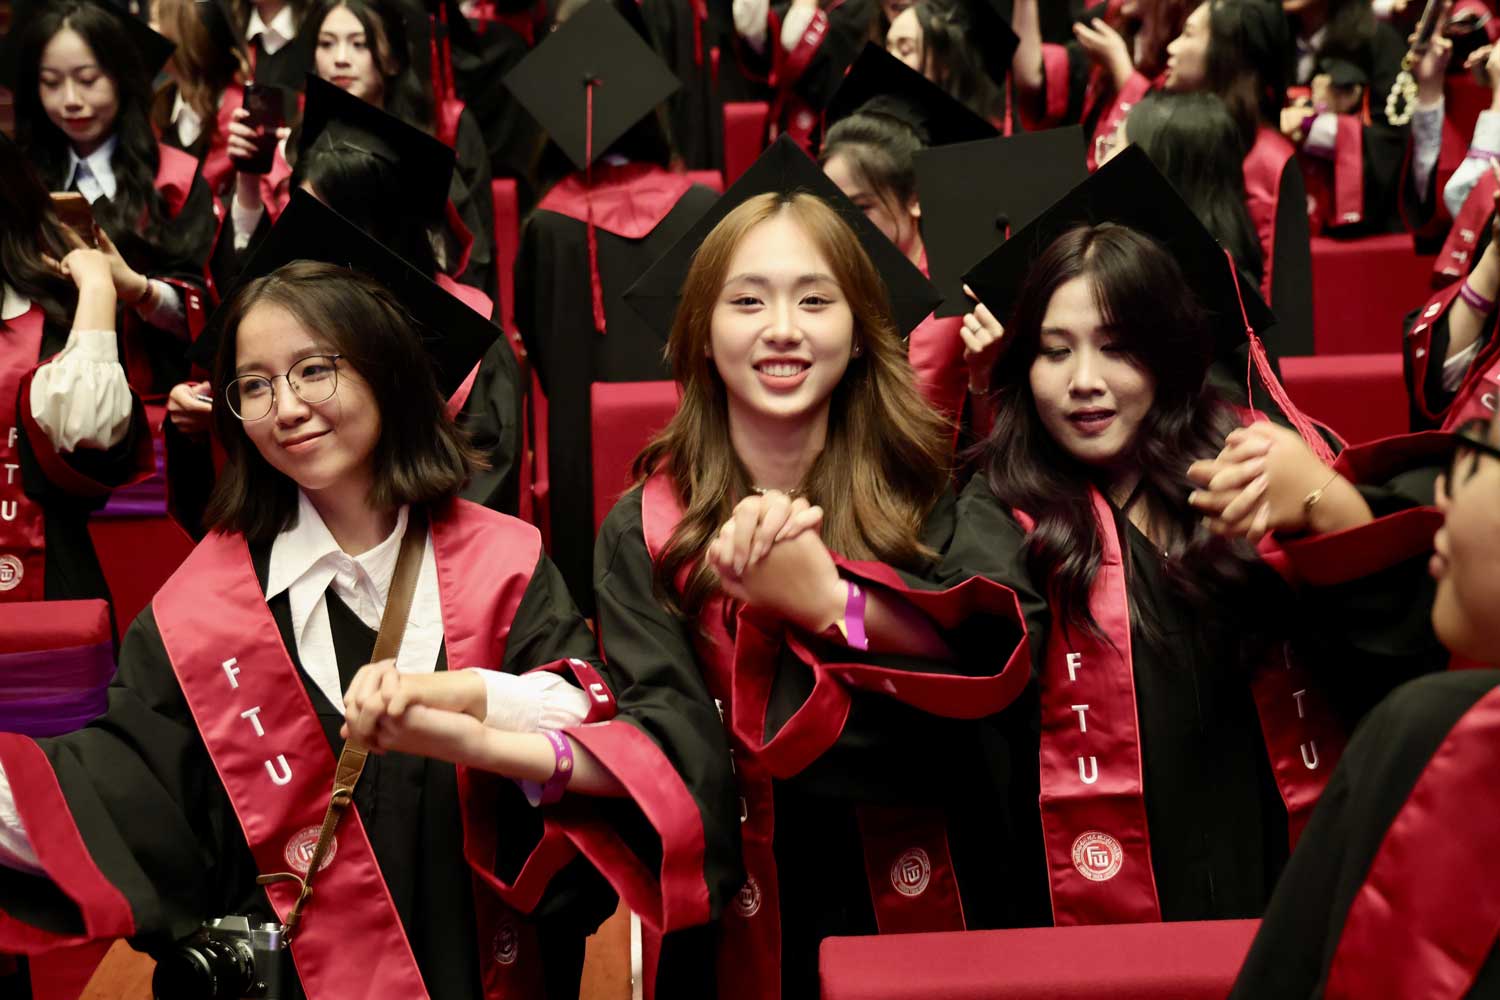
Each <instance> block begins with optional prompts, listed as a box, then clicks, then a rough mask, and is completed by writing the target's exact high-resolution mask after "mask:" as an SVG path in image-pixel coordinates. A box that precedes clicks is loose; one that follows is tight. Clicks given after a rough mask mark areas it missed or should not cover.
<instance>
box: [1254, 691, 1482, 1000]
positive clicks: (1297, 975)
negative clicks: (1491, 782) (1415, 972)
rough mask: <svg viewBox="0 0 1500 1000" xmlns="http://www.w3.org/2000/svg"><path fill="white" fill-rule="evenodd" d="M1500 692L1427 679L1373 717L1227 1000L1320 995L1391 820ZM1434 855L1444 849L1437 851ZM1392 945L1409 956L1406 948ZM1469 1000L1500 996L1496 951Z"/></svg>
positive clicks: (1331, 785) (1300, 848)
mask: <svg viewBox="0 0 1500 1000" xmlns="http://www.w3.org/2000/svg"><path fill="white" fill-rule="evenodd" d="M1496 684H1500V672H1497V671H1494V670H1460V671H1453V672H1449V673H1444V674H1439V675H1437V676H1434V677H1425V678H1422V679H1420V680H1416V681H1413V682H1411V683H1410V684H1407V685H1404V686H1403V687H1401V688H1400V689H1399V690H1397V691H1396V692H1395V693H1393V694H1392V695H1391V696H1390V697H1389V698H1387V699H1386V700H1385V701H1384V702H1382V703H1381V704H1380V706H1379V707H1377V708H1376V709H1375V710H1374V711H1373V712H1371V713H1370V715H1369V717H1368V718H1366V719H1365V721H1364V723H1363V724H1362V725H1361V726H1360V728H1359V731H1358V732H1357V733H1356V734H1355V736H1354V739H1353V741H1352V742H1351V743H1350V744H1349V748H1348V749H1347V750H1346V751H1345V752H1344V758H1343V760H1342V761H1340V762H1339V766H1338V769H1337V770H1335V771H1334V772H1333V777H1332V778H1331V779H1329V782H1328V788H1327V789H1326V790H1325V791H1324V792H1323V797H1322V799H1321V800H1319V802H1318V808H1317V810H1316V811H1315V812H1314V813H1313V815H1312V819H1311V821H1310V822H1309V823H1308V825H1307V829H1306V830H1305V831H1304V832H1303V834H1302V840H1301V841H1300V842H1299V843H1298V845H1297V851H1296V853H1295V854H1293V855H1292V859H1291V861H1290V862H1289V863H1288V864H1287V867H1286V872H1285V874H1284V875H1283V876H1282V879H1281V883H1280V884H1279V885H1278V886H1277V889H1276V894H1275V895H1274V896H1273V897H1272V899H1271V903H1270V905H1269V906H1268V907H1267V908H1266V915H1265V919H1264V920H1263V922H1262V923H1261V928H1260V933H1259V934H1257V935H1256V938H1255V942H1254V944H1252V945H1251V946H1250V954H1249V956H1248V957H1247V958H1246V959H1245V965H1244V968H1243V969H1241V971H1240V977H1239V980H1238V982H1236V983H1235V987H1234V991H1233V992H1232V993H1231V994H1230V997H1231V1000H1251V998H1260V997H1278V998H1283V1000H1295V998H1299V997H1306V998H1309V1000H1311V998H1314V997H1321V996H1322V995H1323V986H1324V985H1325V978H1326V976H1327V974H1328V967H1329V963H1330V961H1331V960H1332V958H1333V955H1334V952H1335V950H1336V949H1337V947H1338V943H1339V938H1340V935H1341V932H1342V931H1343V928H1344V921H1345V918H1346V917H1347V916H1348V913H1349V908H1350V904H1351V903H1352V902H1353V900H1354V897H1355V894H1356V893H1358V892H1359V890H1360V887H1361V886H1362V885H1363V884H1364V882H1365V878H1366V876H1367V874H1368V873H1369V870H1370V865H1371V862H1372V861H1373V860H1374V858H1375V856H1376V853H1377V851H1378V850H1379V848H1380V844H1381V841H1382V840H1383V839H1384V837H1385V835H1386V832H1387V831H1388V830H1389V828H1390V826H1391V823H1392V821H1393V820H1394V819H1395V818H1396V815H1397V813H1399V812H1400V811H1401V807H1402V806H1404V805H1405V804H1406V800H1407V797H1408V796H1409V795H1410V794H1411V791H1412V788H1413V787H1414V786H1415V785H1416V783H1417V779H1418V778H1419V777H1420V776H1421V774H1422V772H1423V770H1424V769H1425V768H1426V767H1427V765H1428V764H1429V763H1430V762H1431V760H1432V756H1433V754H1434V753H1435V752H1436V751H1437V749H1438V747H1439V745H1440V744H1441V743H1442V742H1443V740H1444V739H1445V738H1447V736H1448V731H1449V730H1450V729H1452V728H1453V726H1454V724H1455V723H1457V722H1458V721H1459V719H1460V718H1462V717H1463V715H1464V713H1465V712H1467V711H1468V710H1469V709H1470V708H1472V707H1473V706H1474V703H1475V702H1477V701H1478V700H1479V699H1480V698H1482V697H1484V696H1485V695H1486V694H1489V692H1490V691H1491V690H1492V689H1493V688H1494V687H1495V685H1496ZM1475 793H1476V794H1481V795H1484V794H1490V793H1491V790H1490V789H1475ZM1434 848H1435V849H1438V850H1441V843H1435V844H1434ZM1454 905H1456V906H1462V905H1463V901H1462V900H1461V899H1456V900H1454ZM1392 945H1393V946H1394V947H1398V948H1405V947H1408V946H1409V945H1410V942H1408V941H1404V940H1403V941H1394V942H1392ZM1467 995H1468V996H1470V997H1497V996H1500V952H1497V951H1491V952H1490V955H1489V958H1488V959H1486V960H1485V962H1484V964H1483V965H1482V966H1481V967H1480V969H1479V975H1478V977H1477V978H1476V979H1475V981H1474V983H1473V985H1472V986H1471V987H1470V989H1469V992H1468V994H1467Z"/></svg>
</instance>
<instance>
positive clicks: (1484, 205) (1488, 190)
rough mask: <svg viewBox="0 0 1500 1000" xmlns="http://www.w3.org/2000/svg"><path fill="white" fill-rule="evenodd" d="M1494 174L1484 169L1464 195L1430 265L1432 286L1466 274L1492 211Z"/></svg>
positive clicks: (1449, 281) (1493, 209)
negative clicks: (1456, 215) (1440, 250)
mask: <svg viewBox="0 0 1500 1000" xmlns="http://www.w3.org/2000/svg"><path fill="white" fill-rule="evenodd" d="M1495 188H1496V183H1495V176H1494V174H1493V173H1491V172H1490V171H1488V170H1486V171H1484V173H1482V174H1480V175H1479V182H1478V183H1477V184H1475V185H1474V187H1473V188H1471V189H1470V191H1469V194H1468V197H1466V198H1464V203H1463V207H1462V208H1460V209H1459V210H1458V218H1456V219H1454V220H1453V228H1452V229H1450V230H1448V238H1447V239H1446V240H1444V241H1443V250H1442V252H1441V253H1439V254H1438V258H1437V262H1436V263H1435V264H1433V268H1432V286H1433V287H1434V288H1441V287H1443V286H1445V285H1448V284H1450V283H1451V282H1454V281H1457V280H1459V279H1460V278H1462V277H1464V276H1465V275H1467V274H1468V273H1469V267H1470V265H1471V263H1472V258H1473V256H1474V251H1475V250H1476V249H1477V248H1478V246H1479V237H1480V235H1481V234H1483V233H1484V230H1485V228H1486V227H1487V226H1488V224H1489V221H1490V215H1491V214H1492V213H1493V212H1494V211H1495Z"/></svg>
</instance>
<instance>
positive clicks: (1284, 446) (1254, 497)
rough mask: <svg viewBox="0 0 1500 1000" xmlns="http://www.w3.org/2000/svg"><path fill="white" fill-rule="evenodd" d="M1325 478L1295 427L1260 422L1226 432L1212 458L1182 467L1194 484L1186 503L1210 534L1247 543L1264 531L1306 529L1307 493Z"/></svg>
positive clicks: (1325, 468) (1330, 473) (1328, 474)
mask: <svg viewBox="0 0 1500 1000" xmlns="http://www.w3.org/2000/svg"><path fill="white" fill-rule="evenodd" d="M1331 478H1333V471H1332V470H1331V469H1329V468H1328V466H1326V465H1324V464H1323V462H1322V460H1321V459H1319V458H1318V457H1317V456H1316V455H1314V454H1313V452H1312V450H1311V449H1310V448H1308V446H1307V444H1306V442H1304V441H1303V440H1302V438H1301V436H1300V435H1298V434H1297V432H1296V431H1293V430H1290V429H1289V428H1286V427H1282V426H1281V425H1279V424H1273V423H1271V422H1270V421H1265V420H1262V421H1259V422H1257V423H1254V424H1251V425H1250V426H1248V427H1241V428H1239V429H1237V430H1234V431H1231V432H1230V434H1229V435H1228V437H1226V438H1225V439H1224V447H1223V449H1222V450H1221V451H1220V452H1219V454H1218V456H1217V457H1215V458H1213V459H1205V460H1202V461H1198V462H1194V463H1193V464H1192V465H1191V466H1189V467H1188V479H1189V480H1191V481H1192V483H1193V485H1194V486H1196V487H1197V489H1195V490H1193V492H1192V493H1190V494H1189V495H1188V503H1190V504H1192V506H1193V507H1194V508H1196V509H1197V510H1198V511H1200V512H1201V513H1202V514H1203V515H1204V522H1205V523H1206V524H1207V525H1208V529H1209V530H1210V531H1212V532H1213V533H1214V534H1216V535H1227V536H1230V537H1235V538H1244V539H1246V540H1247V541H1249V542H1251V543H1252V544H1253V543H1255V542H1259V541H1260V540H1261V538H1262V537H1263V536H1264V535H1265V534H1266V532H1268V531H1279V532H1287V533H1296V532H1300V531H1304V530H1306V529H1307V527H1308V510H1307V503H1306V500H1307V497H1308V496H1309V495H1310V494H1311V493H1312V492H1313V491H1315V490H1318V489H1322V488H1324V487H1325V486H1327V485H1328V483H1329V480H1330V479H1331Z"/></svg>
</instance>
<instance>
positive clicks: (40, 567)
mask: <svg viewBox="0 0 1500 1000" xmlns="http://www.w3.org/2000/svg"><path fill="white" fill-rule="evenodd" d="M41 352H42V311H41V309H39V308H38V307H37V305H36V303H32V305H31V308H30V309H29V310H27V311H26V312H25V313H24V314H23V315H21V316H18V317H17V318H15V319H13V320H10V321H8V322H6V323H5V324H4V326H3V328H0V602H7V603H8V602H11V601H40V600H42V597H43V594H44V592H45V590H44V587H43V584H44V582H45V580H44V576H45V574H46V569H47V542H46V535H45V533H44V531H43V518H42V507H41V504H38V503H37V502H36V501H34V500H32V499H31V498H30V497H28V496H27V495H26V491H25V490H24V489H22V487H21V457H20V456H21V435H22V434H23V433H25V429H24V426H23V423H22V420H23V418H22V416H21V413H24V414H25V417H26V418H29V417H30V415H31V406H30V401H29V399H28V398H27V397H29V396H30V393H29V392H24V391H23V388H29V387H30V385H31V379H30V375H31V372H32V371H33V370H34V369H35V368H36V366H37V357H38V356H39V355H40V354H41ZM47 450H48V451H49V452H50V451H52V447H51V445H50V444H48V445H47Z"/></svg>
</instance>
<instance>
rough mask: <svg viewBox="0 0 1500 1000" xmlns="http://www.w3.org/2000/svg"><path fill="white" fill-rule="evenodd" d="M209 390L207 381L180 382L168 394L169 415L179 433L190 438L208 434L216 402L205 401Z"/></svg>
mask: <svg viewBox="0 0 1500 1000" xmlns="http://www.w3.org/2000/svg"><path fill="white" fill-rule="evenodd" d="M208 392H209V383H207V382H179V383H178V384H177V385H174V386H172V391H171V392H170V393H168V394H167V417H168V418H169V419H170V420H171V421H172V426H173V427H175V428H177V431H178V433H179V434H185V435H187V436H188V437H190V438H201V437H204V436H205V435H207V434H208V431H209V427H210V426H211V425H212V423H213V412H214V404H213V403H212V401H210V402H207V403H205V402H204V401H203V398H202V397H204V396H207V395H208Z"/></svg>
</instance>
